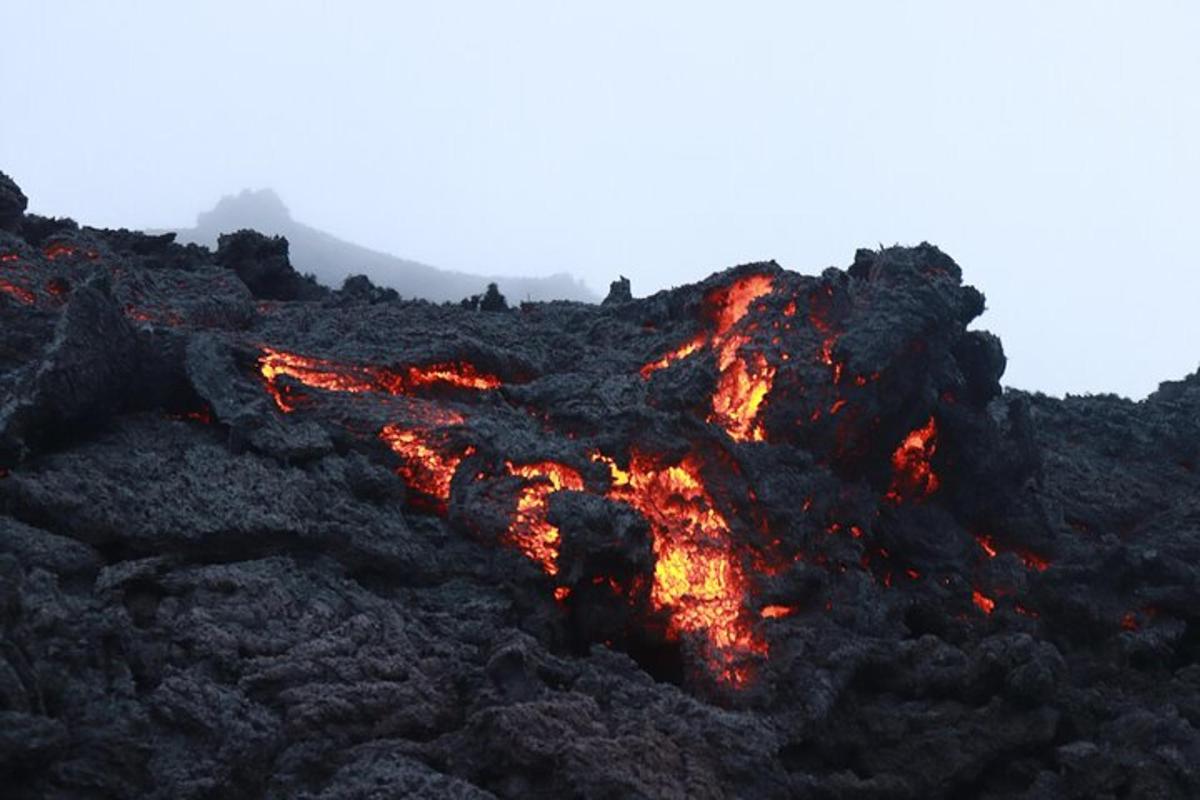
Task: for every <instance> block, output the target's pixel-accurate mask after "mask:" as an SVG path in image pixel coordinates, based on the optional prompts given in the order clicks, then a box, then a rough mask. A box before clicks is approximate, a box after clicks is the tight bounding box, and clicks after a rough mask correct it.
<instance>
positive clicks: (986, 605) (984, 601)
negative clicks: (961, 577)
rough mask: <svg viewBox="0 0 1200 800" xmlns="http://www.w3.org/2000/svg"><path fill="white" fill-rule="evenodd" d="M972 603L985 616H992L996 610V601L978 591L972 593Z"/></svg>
mask: <svg viewBox="0 0 1200 800" xmlns="http://www.w3.org/2000/svg"><path fill="white" fill-rule="evenodd" d="M971 602H972V603H974V604H975V606H976V607H977V608H978V609H979V610H980V611H982V612H983V613H984V614H991V613H992V612H993V611H994V610H995V609H996V601H995V600H993V599H992V598H990V597H988V596H987V595H986V594H984V593H983V592H981V591H979V590H978V589H975V590H974V591H972V592H971Z"/></svg>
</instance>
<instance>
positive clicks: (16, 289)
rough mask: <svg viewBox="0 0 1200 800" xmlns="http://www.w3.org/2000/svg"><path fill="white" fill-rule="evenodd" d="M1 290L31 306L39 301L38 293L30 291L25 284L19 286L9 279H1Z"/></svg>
mask: <svg viewBox="0 0 1200 800" xmlns="http://www.w3.org/2000/svg"><path fill="white" fill-rule="evenodd" d="M0 292H4V293H5V294H7V295H8V296H9V297H12V298H14V299H15V300H17V301H18V302H20V303H24V304H25V305H27V306H31V305H33V304H34V303H36V302H37V295H35V294H34V293H33V292H31V291H29V290H28V289H26V288H25V287H23V286H17V285H16V284H15V283H9V282H8V281H0Z"/></svg>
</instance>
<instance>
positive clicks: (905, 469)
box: [886, 417, 939, 504]
mask: <svg viewBox="0 0 1200 800" xmlns="http://www.w3.org/2000/svg"><path fill="white" fill-rule="evenodd" d="M937 435H938V434H937V422H936V420H934V418H933V417H930V418H929V421H928V422H926V423H925V424H924V425H923V426H921V427H920V428H917V429H915V430H913V431H910V432H909V434H908V435H907V436H905V437H904V441H902V442H901V443H900V446H899V447H897V448H896V450H895V452H893V453H892V485H891V487H890V488H889V489H888V491H887V495H886V497H887V499H888V500H890V501H891V502H893V503H897V504H898V503H901V502H903V501H905V500H923V499H925V498H927V497H929V496H930V495H932V494H933V493H934V492H936V491H937V490H938V486H939V481H938V476H937V473H935V472H934V471H933V465H932V463H931V461H932V459H933V456H934V453H936V452H937Z"/></svg>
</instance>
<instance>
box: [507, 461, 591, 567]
mask: <svg viewBox="0 0 1200 800" xmlns="http://www.w3.org/2000/svg"><path fill="white" fill-rule="evenodd" d="M506 467H507V469H508V472H509V474H510V475H518V476H520V477H522V478H525V479H526V484H525V486H524V488H522V489H521V493H520V494H519V495H518V496H517V510H516V512H515V514H514V515H513V520H512V523H511V524H510V525H509V528H508V542H509V544H512V545H514V546H516V547H517V548H518V549H519V550H520V551H521V552H522V553H524V554H525V555H527V556H528V557H529V558H530V559H531V560H533V561H536V562H537V563H538V564H540V565H541V567H542V569H543V570H545V572H546V574H547V575H557V574H558V546H559V532H558V528H557V527H555V526H554V525H551V524H550V522H549V521H548V519H547V516H548V514H549V513H550V495H552V494H553V493H554V492H558V491H561V490H563V489H570V490H572V491H576V492H579V491H583V476H581V475H580V474H579V473H578V472H577V471H576V470H574V469H572V468H571V467H568V466H567V465H565V464H559V463H557V462H555V461H537V462H534V463H532V464H514V463H512V462H511V461H509V462H506Z"/></svg>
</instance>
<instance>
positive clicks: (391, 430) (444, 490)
mask: <svg viewBox="0 0 1200 800" xmlns="http://www.w3.org/2000/svg"><path fill="white" fill-rule="evenodd" d="M462 422H463V419H462V417H460V416H457V415H456V416H455V417H453V418H451V424H461V423H462ZM379 438H380V439H382V440H383V441H384V442H386V443H387V446H388V447H390V448H391V449H392V452H394V453H395V454H396V455H397V456H399V457H400V462H401V463H400V466H399V467H397V469H396V472H397V474H399V475H400V477H401V478H403V479H404V482H405V483H406V484H407V485H408V487H409V488H410V489H412V490H413V491H416V492H419V493H420V494H422V495H424V496H425V497H426V498H428V499H429V501H430V504H431V505H432V507H433V508H434V510H437V511H439V512H444V511H445V510H446V505H447V504H448V503H449V502H450V483H451V481H453V480H454V473H455V472H456V471H457V470H458V465H459V464H461V463H462V460H463V459H464V458H466V457H467V456H469V455H471V454H472V453H473V452H475V448H474V447H471V446H466V447H460V448H454V447H451V446H449V445H448V444H447V443H446V442H445V440H444V438H443V437H440V436H439V435H438V434H437V432H436V431H434V430H429V429H425V428H419V427H414V428H406V427H403V426H401V425H398V424H394V423H392V424H388V425H384V426H383V429H382V430H381V431H380V432H379Z"/></svg>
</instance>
